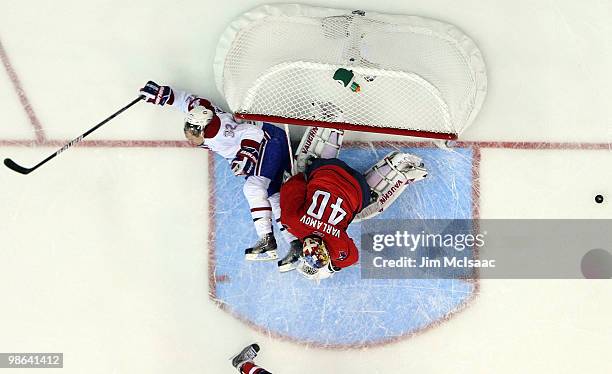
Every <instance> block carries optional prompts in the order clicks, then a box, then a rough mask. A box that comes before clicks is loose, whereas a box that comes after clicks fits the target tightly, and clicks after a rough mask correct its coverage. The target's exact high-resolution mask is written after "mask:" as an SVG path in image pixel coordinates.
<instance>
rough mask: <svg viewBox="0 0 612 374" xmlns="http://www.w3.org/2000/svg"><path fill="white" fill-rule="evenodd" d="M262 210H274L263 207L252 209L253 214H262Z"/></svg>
mask: <svg viewBox="0 0 612 374" xmlns="http://www.w3.org/2000/svg"><path fill="white" fill-rule="evenodd" d="M262 210H272V208H270V207H268V206H266V207H261V208H251V212H260V211H262Z"/></svg>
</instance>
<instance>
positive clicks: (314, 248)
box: [297, 235, 331, 281]
mask: <svg viewBox="0 0 612 374" xmlns="http://www.w3.org/2000/svg"><path fill="white" fill-rule="evenodd" d="M330 265H331V263H330V259H329V252H328V251H327V247H326V246H325V243H324V242H323V239H321V238H320V237H318V236H314V235H313V236H309V237H306V238H305V239H304V243H303V245H302V257H301V258H300V259H299V261H298V264H297V271H298V272H299V273H300V274H302V275H303V276H304V277H306V278H308V279H310V280H316V281H319V280H321V279H324V278H328V277H329V276H330V275H331V272H329V271H327V269H328V268H330Z"/></svg>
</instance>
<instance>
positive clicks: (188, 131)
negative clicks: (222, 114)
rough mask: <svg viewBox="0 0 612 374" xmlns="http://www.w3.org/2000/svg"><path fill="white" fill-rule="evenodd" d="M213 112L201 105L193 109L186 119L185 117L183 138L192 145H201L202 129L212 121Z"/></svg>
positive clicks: (202, 141)
mask: <svg viewBox="0 0 612 374" xmlns="http://www.w3.org/2000/svg"><path fill="white" fill-rule="evenodd" d="M213 116H214V115H213V112H212V111H211V110H210V109H208V108H206V107H203V106H201V105H198V106H195V107H193V108H192V109H191V110H190V111H189V113H188V114H187V117H185V126H184V127H183V132H184V133H185V137H186V138H187V140H189V142H190V143H191V144H193V145H201V144H202V143H204V127H206V125H208V124H209V123H210V121H212V119H213Z"/></svg>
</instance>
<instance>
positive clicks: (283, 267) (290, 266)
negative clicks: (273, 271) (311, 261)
mask: <svg viewBox="0 0 612 374" xmlns="http://www.w3.org/2000/svg"><path fill="white" fill-rule="evenodd" d="M295 269H297V265H296V264H295V263H292V264H284V265H279V266H278V271H280V272H281V273H286V272H288V271H291V270H295Z"/></svg>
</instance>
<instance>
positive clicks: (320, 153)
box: [279, 127, 427, 280]
mask: <svg viewBox="0 0 612 374" xmlns="http://www.w3.org/2000/svg"><path fill="white" fill-rule="evenodd" d="M342 136H343V133H342V131H341V130H335V129H324V128H317V127H312V128H309V129H308V130H307V131H306V133H305V135H304V137H303V139H302V143H301V144H300V147H299V150H298V154H297V156H296V166H297V167H296V168H297V171H298V173H297V174H296V175H294V176H293V177H291V178H290V179H289V180H287V181H286V182H285V183H284V184H283V186H282V187H281V196H280V205H281V223H282V224H283V226H284V227H286V229H287V230H288V231H289V232H290V233H291V234H293V235H294V236H296V237H297V238H298V239H300V240H301V241H302V248H299V247H296V246H292V249H291V250H290V251H289V253H288V254H287V256H285V258H283V259H282V260H281V261H280V262H279V268H280V270H281V271H287V270H292V269H295V268H297V270H298V271H299V272H300V273H301V274H303V275H304V276H306V277H307V278H309V279H314V280H320V279H324V278H328V277H330V276H331V275H332V274H333V273H335V272H337V271H339V270H340V269H342V268H345V267H348V266H351V265H353V264H355V263H356V262H357V261H358V259H359V250H358V249H357V247H356V246H355V243H354V242H353V240H352V239H351V238H350V237H349V236H348V235H347V233H346V230H347V228H348V226H349V224H350V223H351V222H352V221H353V220H355V219H358V220H364V219H368V218H372V217H374V216H375V215H377V214H379V213H380V212H382V211H383V210H385V209H386V208H387V207H388V206H389V205H390V204H391V203H392V202H393V201H395V199H397V197H398V196H399V195H400V194H401V193H402V192H403V191H404V189H405V188H406V186H408V184H410V183H413V182H415V181H418V180H421V179H423V178H425V177H426V176H427V170H426V169H425V167H424V165H423V163H422V162H421V159H420V158H418V157H417V156H413V155H410V154H407V153H400V152H391V153H389V154H388V155H387V156H385V157H384V158H383V159H382V160H380V161H379V162H377V163H376V164H375V165H374V166H372V167H371V168H370V169H369V170H368V171H367V172H366V173H365V175H362V174H361V173H359V172H358V171H356V170H354V169H353V168H351V167H350V166H349V165H347V164H346V163H345V162H344V161H342V160H339V159H337V158H336V157H337V156H338V153H339V150H340V146H341V144H342Z"/></svg>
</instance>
